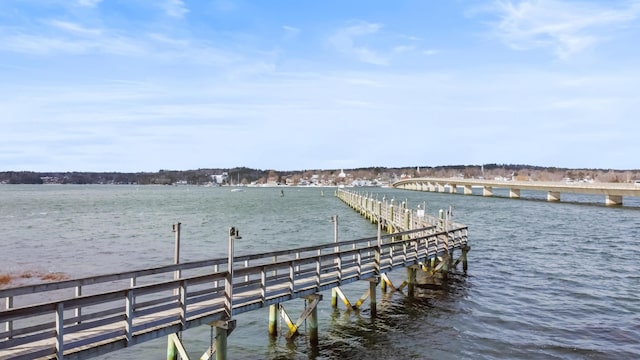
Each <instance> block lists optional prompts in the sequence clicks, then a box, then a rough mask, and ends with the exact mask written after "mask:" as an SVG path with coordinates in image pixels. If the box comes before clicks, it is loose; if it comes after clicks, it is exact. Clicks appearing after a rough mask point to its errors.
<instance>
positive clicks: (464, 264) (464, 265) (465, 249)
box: [462, 245, 471, 274]
mask: <svg viewBox="0 0 640 360" xmlns="http://www.w3.org/2000/svg"><path fill="white" fill-rule="evenodd" d="M470 249H471V248H470V247H469V246H468V245H465V246H463V247H462V271H464V273H465V274H466V273H467V269H468V265H467V253H468V252H469V250H470Z"/></svg>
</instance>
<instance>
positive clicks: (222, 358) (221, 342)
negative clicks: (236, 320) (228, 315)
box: [216, 326, 227, 360]
mask: <svg viewBox="0 0 640 360" xmlns="http://www.w3.org/2000/svg"><path fill="white" fill-rule="evenodd" d="M216 360H227V327H226V326H216Z"/></svg>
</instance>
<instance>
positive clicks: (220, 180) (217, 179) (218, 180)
mask: <svg viewBox="0 0 640 360" xmlns="http://www.w3.org/2000/svg"><path fill="white" fill-rule="evenodd" d="M228 179H229V174H228V173H226V172H223V173H222V174H220V175H211V182H213V183H214V184H218V185H221V184H226V183H227V181H228Z"/></svg>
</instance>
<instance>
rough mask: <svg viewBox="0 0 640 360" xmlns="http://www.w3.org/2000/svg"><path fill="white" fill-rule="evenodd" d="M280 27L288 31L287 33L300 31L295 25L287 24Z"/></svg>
mask: <svg viewBox="0 0 640 360" xmlns="http://www.w3.org/2000/svg"><path fill="white" fill-rule="evenodd" d="M282 29H283V30H284V31H286V32H288V33H291V34H297V33H299V32H300V29H298V28H296V27H293V26H289V25H283V26H282Z"/></svg>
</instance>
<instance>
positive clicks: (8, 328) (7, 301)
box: [4, 296, 13, 339]
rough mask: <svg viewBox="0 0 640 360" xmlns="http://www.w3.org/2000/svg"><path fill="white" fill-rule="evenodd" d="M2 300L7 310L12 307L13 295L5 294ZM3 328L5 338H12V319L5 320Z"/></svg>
mask: <svg viewBox="0 0 640 360" xmlns="http://www.w3.org/2000/svg"><path fill="white" fill-rule="evenodd" d="M4 301H5V306H4V308H5V309H7V310H9V309H11V308H12V307H13V296H7V297H6V298H5V299H4ZM5 330H6V331H7V339H11V338H13V335H12V334H11V333H12V332H13V320H7V322H6V323H5Z"/></svg>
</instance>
